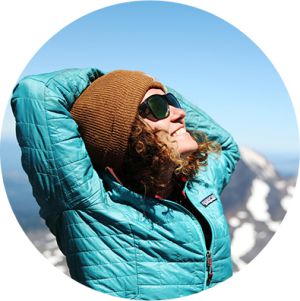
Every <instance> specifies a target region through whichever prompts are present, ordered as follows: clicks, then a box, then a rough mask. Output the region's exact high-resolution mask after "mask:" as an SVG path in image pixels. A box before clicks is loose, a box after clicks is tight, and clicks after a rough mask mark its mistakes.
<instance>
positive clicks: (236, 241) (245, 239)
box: [231, 223, 256, 270]
mask: <svg viewBox="0 0 300 301" xmlns="http://www.w3.org/2000/svg"><path fill="white" fill-rule="evenodd" d="M255 236H256V233H255V226H254V225H253V224H250V223H244V224H243V225H242V226H241V227H240V228H238V229H236V230H235V232H234V236H233V239H232V242H231V256H232V260H233V262H234V263H235V264H236V265H237V266H238V269H239V270H240V269H241V268H242V267H243V266H245V265H246V262H244V261H243V260H242V259H241V257H243V256H244V255H245V254H247V253H248V252H249V251H251V249H252V248H253V247H254V246H255V239H256V237H255Z"/></svg>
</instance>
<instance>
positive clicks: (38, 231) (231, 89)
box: [1, 1, 299, 300]
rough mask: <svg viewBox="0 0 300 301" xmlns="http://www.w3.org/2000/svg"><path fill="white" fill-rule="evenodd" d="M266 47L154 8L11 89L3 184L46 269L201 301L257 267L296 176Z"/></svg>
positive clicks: (126, 12)
mask: <svg viewBox="0 0 300 301" xmlns="http://www.w3.org/2000/svg"><path fill="white" fill-rule="evenodd" d="M258 46H259V45H255V44H254V43H253V42H252V41H251V40H250V39H249V38H248V37H247V36H245V35H244V34H243V33H242V32H241V31H239V30H238V29H237V28H235V27H233V26H232V25H231V24H229V23H227V22H226V21H224V20H222V19H220V18H218V17H216V16H215V15H212V14H210V13H207V12H205V11H202V10H200V9H197V8H194V7H191V6H187V5H182V4H178V3H172V2H160V1H135V2H128V3H122V4H118V5H113V6H110V7H106V8H104V9H101V10H98V11H95V12H93V13H91V14H88V15H86V16H84V17H82V18H80V19H78V20H76V21H74V22H73V23H71V24H70V25H68V26H67V27H65V28H63V29H62V30H61V31H59V32H58V33H57V34H56V35H55V36H53V37H52V38H51V39H50V40H49V41H48V42H47V43H46V44H45V45H43V46H42V47H41V49H40V50H39V51H38V52H37V53H36V54H35V55H34V57H33V58H32V59H31V61H30V62H29V63H28V65H27V66H26V68H25V69H24V70H23V72H22V74H20V77H19V80H18V83H17V84H16V87H15V88H14V89H13V87H12V90H13V91H12V98H11V100H10V102H9V103H8V105H7V109H6V113H5V116H4V123H3V130H2V137H1V157H2V160H1V168H2V174H3V180H4V184H5V188H6V193H7V196H8V199H9V202H10V204H11V207H12V209H13V211H14V213H15V215H16V217H17V220H18V222H19V224H20V225H21V227H22V229H23V230H24V232H25V233H26V234H27V236H28V237H29V239H30V240H31V242H32V243H33V244H34V245H35V246H36V248H37V249H38V250H39V251H40V252H41V253H42V254H43V255H44V256H45V258H47V259H48V260H49V261H51V262H52V263H53V265H55V266H56V267H57V268H58V269H60V270H61V271H62V272H63V273H65V274H66V275H68V276H70V277H71V278H73V279H74V280H75V281H76V282H79V283H81V284H83V285H85V286H87V287H90V288H92V289H94V290H96V291H99V292H102V293H106V294H109V295H113V296H118V297H121V298H127V299H142V300H149V299H151V300H164V299H173V298H178V297H182V296H189V295H192V294H195V293H199V292H201V291H203V290H206V289H209V288H212V287H214V286H215V285H217V284H218V283H221V282H224V281H226V279H228V278H230V277H231V276H232V275H233V274H234V273H237V272H238V271H240V270H241V269H243V268H244V266H246V265H247V264H248V263H250V262H251V260H252V259H254V258H255V257H256V256H257V255H258V254H259V252H260V251H261V250H262V249H263V248H264V246H265V245H266V244H267V243H268V242H269V240H270V239H271V238H272V236H273V235H274V233H275V232H276V231H277V229H278V227H279V226H280V223H281V221H282V220H283V218H284V216H285V213H286V211H287V209H288V204H289V200H290V199H291V198H292V197H293V191H294V188H295V184H296V179H297V174H298V164H299V157H298V156H299V144H298V143H299V142H298V132H297V124H296V118H295V113H294V109H293V106H292V103H291V100H290V98H289V95H288V92H287V90H286V88H285V85H284V83H283V81H282V80H281V78H280V75H279V74H278V73H277V71H276V69H275V68H274V66H273V65H272V63H271V62H270V61H269V59H268V58H267V57H266V56H265V55H264V53H263V52H262V51H261V50H260V49H259V47H258ZM279 121H280V122H279ZM282 121H284V122H282Z"/></svg>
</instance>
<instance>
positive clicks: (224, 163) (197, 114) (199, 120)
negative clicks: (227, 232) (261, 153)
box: [167, 87, 240, 193]
mask: <svg viewBox="0 0 300 301" xmlns="http://www.w3.org/2000/svg"><path fill="white" fill-rule="evenodd" d="M167 89H168V91H169V92H171V93H173V94H174V95H175V96H176V97H177V99H178V100H179V101H180V103H181V105H182V107H183V109H184V110H185V112H186V118H185V121H186V127H187V129H189V130H198V131H201V132H204V133H205V134H206V135H207V136H208V139H209V140H211V141H216V142H218V143H219V144H220V145H221V149H222V150H221V154H220V155H216V154H209V156H208V160H207V163H208V164H207V167H206V169H204V170H200V173H199V177H200V178H202V181H203V182H205V183H206V184H209V185H214V186H215V187H216V189H217V191H218V193H221V192H222V190H223V189H224V187H225V186H226V185H227V184H228V183H229V181H230V178H231V175H232V173H233V172H234V170H235V167H236V164H237V162H238V160H239V158H240V153H239V148H238V145H237V144H236V142H235V141H234V139H233V137H232V136H231V135H230V134H229V133H228V132H227V131H225V130H224V129H223V128H222V127H221V126H220V125H218V124H217V123H216V122H215V121H214V120H213V119H212V118H211V117H209V116H208V115H207V114H206V113H205V112H204V111H202V110H201V109H200V108H198V107H197V106H195V105H193V104H192V103H191V102H189V101H188V100H186V99H185V98H184V97H183V96H182V95H180V94H179V93H178V92H176V91H175V90H173V89H171V88H169V87H167Z"/></svg>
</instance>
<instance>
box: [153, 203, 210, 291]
mask: <svg viewBox="0 0 300 301" xmlns="http://www.w3.org/2000/svg"><path fill="white" fill-rule="evenodd" d="M186 199H187V200H188V202H190V204H191V205H192V206H194V204H193V203H192V202H191V201H190V200H189V198H186ZM156 200H158V201H159V202H161V203H163V202H166V203H170V204H172V205H173V206H175V207H178V208H180V209H181V210H182V211H184V212H186V213H187V214H188V215H189V216H190V217H191V218H192V219H193V220H194V221H195V222H196V223H197V224H198V226H199V227H200V228H201V229H202V231H201V234H200V237H201V242H202V246H204V249H205V250H206V262H205V264H206V280H205V281H204V283H205V285H206V287H207V286H209V285H210V283H211V280H212V277H213V265H212V263H213V261H212V252H211V249H212V242H213V237H212V235H213V234H212V233H213V232H212V228H211V225H210V223H209V222H208V221H207V219H206V218H205V217H204V216H203V215H202V214H201V212H199V214H201V215H202V216H203V218H204V219H205V220H206V222H207V224H208V226H209V230H210V233H211V240H210V245H209V246H207V245H206V240H205V236H204V231H203V227H202V226H201V224H200V222H199V221H198V219H197V218H196V216H195V215H194V214H193V213H192V212H191V211H189V210H188V209H187V208H185V207H184V206H182V205H180V204H178V203H176V202H173V201H170V200H166V199H158V198H156ZM194 207H195V206H194ZM196 210H198V209H197V208H196ZM197 231H198V230H197ZM198 233H199V232H198Z"/></svg>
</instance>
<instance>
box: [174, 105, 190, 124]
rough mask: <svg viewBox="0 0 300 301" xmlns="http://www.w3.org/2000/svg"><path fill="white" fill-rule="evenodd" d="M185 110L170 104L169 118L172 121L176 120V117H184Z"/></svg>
mask: <svg viewBox="0 0 300 301" xmlns="http://www.w3.org/2000/svg"><path fill="white" fill-rule="evenodd" d="M185 115H186V113H185V111H184V110H183V109H182V108H175V107H173V106H170V120H171V121H173V122H176V121H177V120H178V119H180V120H181V119H182V120H183V119H184V118H185Z"/></svg>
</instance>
